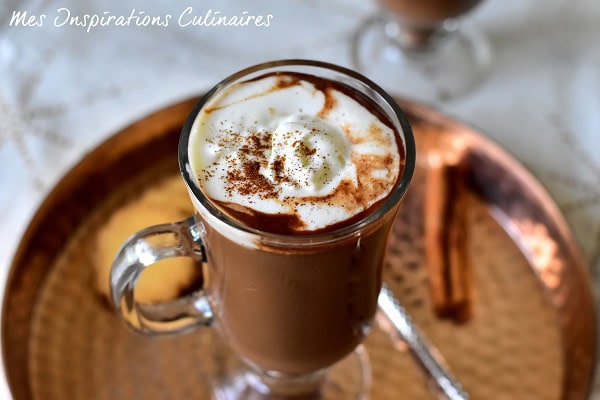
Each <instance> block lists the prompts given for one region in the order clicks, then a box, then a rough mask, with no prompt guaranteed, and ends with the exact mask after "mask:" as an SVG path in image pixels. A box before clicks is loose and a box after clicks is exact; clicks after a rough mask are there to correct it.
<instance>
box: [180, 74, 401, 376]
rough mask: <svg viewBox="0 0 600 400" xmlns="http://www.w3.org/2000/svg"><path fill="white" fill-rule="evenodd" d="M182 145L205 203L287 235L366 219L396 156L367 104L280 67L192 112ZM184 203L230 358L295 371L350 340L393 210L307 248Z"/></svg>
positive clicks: (397, 166) (308, 368)
mask: <svg viewBox="0 0 600 400" xmlns="http://www.w3.org/2000/svg"><path fill="white" fill-rule="evenodd" d="M188 151H189V158H190V160H191V164H192V168H193V171H194V173H195V176H196V178H197V180H198V183H199V187H200V189H201V191H202V192H203V194H205V195H206V197H207V198H208V199H209V200H210V201H211V202H213V204H215V205H216V206H217V207H218V208H220V209H221V210H223V211H224V212H225V213H226V214H228V215H229V217H230V218H233V219H235V220H236V221H237V222H238V223H240V224H244V225H247V226H250V227H252V228H256V229H258V230H261V231H264V232H269V233H273V232H274V233H280V234H286V235H288V236H290V237H295V236H298V235H300V236H302V235H306V234H310V233H315V232H329V231H333V230H335V229H337V228H339V227H341V226H347V225H349V224H352V223H353V222H355V221H357V220H359V219H362V218H364V217H365V216H366V215H368V214H370V213H373V212H375V210H376V209H377V208H378V207H379V206H380V205H381V203H382V202H384V201H385V199H386V198H387V197H388V196H389V195H390V193H391V192H392V191H393V190H394V188H395V186H396V184H397V182H398V180H399V177H400V176H401V174H402V171H403V168H404V158H405V157H404V148H403V146H402V141H401V139H400V135H399V132H398V131H397V130H396V128H395V126H394V124H392V122H391V121H390V120H389V119H388V117H387V116H386V114H385V113H384V111H383V110H382V109H381V108H380V107H379V106H378V105H377V104H375V103H374V102H373V101H372V100H371V99H369V98H367V97H366V96H365V95H363V94H360V93H359V92H357V91H356V90H354V89H352V88H350V87H349V86H346V85H344V84H341V83H338V82H333V81H330V80H326V79H321V78H317V77H314V76H311V75H304V74H297V73H287V72H285V73H277V74H268V75H264V76H261V77H258V78H255V79H252V80H249V81H245V82H241V83H238V84H235V85H234V86H233V87H231V88H228V89H225V90H223V93H222V94H221V95H218V96H216V98H215V99H213V100H212V101H210V102H209V103H208V104H206V105H205V107H204V110H203V111H201V112H200V114H199V116H198V117H197V119H196V122H195V124H194V126H193V128H192V133H191V136H190V147H189V148H188ZM290 159H291V160H290ZM328 163H329V164H328ZM196 208H197V209H198V210H199V212H200V214H201V217H202V219H203V220H204V222H205V224H204V225H205V226H204V228H205V231H206V233H205V235H204V242H205V245H206V246H205V247H206V251H207V258H208V274H207V275H208V276H207V283H206V286H207V289H208V292H209V294H210V298H211V303H212V306H213V309H214V311H215V313H216V317H217V318H216V321H217V324H218V329H219V330H220V331H221V332H222V334H223V335H224V337H225V338H226V341H227V343H228V344H229V345H230V346H231V347H232V349H233V350H234V352H235V353H236V354H238V355H240V356H241V357H242V358H243V359H245V360H248V361H249V362H251V363H253V364H255V365H256V366H258V367H260V368H262V369H264V370H273V371H278V372H282V373H288V374H301V373H308V372H313V371H316V370H318V369H321V368H325V367H327V366H329V365H331V364H332V363H334V362H336V361H338V360H340V359H341V358H342V357H344V356H345V355H347V354H348V353H349V352H350V351H352V349H354V348H355V347H356V346H357V345H358V344H359V343H360V342H361V341H362V339H363V338H364V336H365V335H366V333H367V331H368V329H369V327H370V324H371V321H372V318H373V316H374V313H375V310H376V307H377V295H378V293H379V289H380V287H381V265H382V259H383V256H384V250H385V244H386V237H387V234H388V232H389V229H390V226H391V223H392V220H393V216H394V211H395V208H394V207H392V210H390V211H389V212H387V213H386V214H385V215H383V216H382V217H381V218H380V219H378V220H377V221H375V222H374V223H372V224H371V225H369V226H368V227H366V228H363V229H362V230H361V231H360V232H357V234H354V235H351V236H349V237H347V238H345V239H338V240H336V241H331V242H328V243H325V244H312V245H310V246H291V245H290V244H289V243H288V244H286V245H283V244H282V245H278V244H273V243H272V242H271V243H269V244H268V245H267V244H265V243H264V241H263V242H261V240H260V239H256V238H255V239H253V240H245V238H246V236H244V234H240V232H239V230H237V229H235V228H233V227H231V226H230V225H227V224H225V223H223V221H222V220H221V219H220V218H219V217H216V216H215V215H212V214H210V213H208V212H206V211H205V210H204V209H203V207H202V206H201V205H200V204H199V203H198V202H196ZM203 210H204V211H203Z"/></svg>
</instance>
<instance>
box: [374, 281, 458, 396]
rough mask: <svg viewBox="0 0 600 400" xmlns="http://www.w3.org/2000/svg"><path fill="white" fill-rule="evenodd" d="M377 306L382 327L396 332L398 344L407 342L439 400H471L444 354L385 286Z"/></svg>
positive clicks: (382, 288) (378, 318)
mask: <svg viewBox="0 0 600 400" xmlns="http://www.w3.org/2000/svg"><path fill="white" fill-rule="evenodd" d="M377 303H378V305H379V311H378V313H377V317H376V318H377V321H378V323H379V324H380V325H381V326H382V327H383V328H384V329H387V331H388V332H392V338H393V340H394V341H398V344H399V343H401V342H404V343H406V345H408V348H409V350H410V352H411V354H412V356H413V357H414V358H415V360H416V361H417V364H418V365H419V367H420V368H421V370H422V371H423V372H424V373H425V374H426V376H427V377H428V378H429V379H430V380H431V383H432V384H433V385H434V387H435V389H436V392H437V394H438V396H439V398H440V399H445V400H468V399H469V394H468V393H467V392H466V391H465V390H464V389H463V387H462V385H461V384H460V383H459V382H458V381H457V380H456V378H454V377H453V376H452V374H450V372H449V371H448V368H447V367H446V366H445V363H444V362H443V361H442V355H441V354H440V352H439V351H438V350H437V349H436V348H435V347H434V346H432V345H431V344H430V343H428V341H427V340H426V339H425V338H424V337H423V335H422V334H421V332H420V331H419V330H418V329H417V327H416V326H415V325H414V323H413V322H412V320H411V318H410V317H409V316H408V314H407V313H406V310H405V309H404V307H402V305H400V303H399V302H398V300H397V299H396V298H395V297H394V294H393V293H392V291H391V290H390V288H389V287H388V286H387V285H386V284H385V283H384V284H383V285H382V287H381V291H380V292H379V297H378V299H377Z"/></svg>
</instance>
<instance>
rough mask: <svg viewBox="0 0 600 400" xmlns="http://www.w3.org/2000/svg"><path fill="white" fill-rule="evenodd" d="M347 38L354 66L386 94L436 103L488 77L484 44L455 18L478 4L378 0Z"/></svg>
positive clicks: (489, 53) (483, 39)
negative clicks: (375, 9) (372, 12)
mask: <svg viewBox="0 0 600 400" xmlns="http://www.w3.org/2000/svg"><path fill="white" fill-rule="evenodd" d="M377 1H378V4H379V5H380V13H378V14H377V15H376V16H373V17H371V18H368V19H367V20H365V21H364V22H363V24H362V25H361V26H360V27H359V28H358V29H357V30H356V31H355V34H354V36H353V39H352V47H351V49H352V52H351V56H352V62H353V64H354V67H355V68H357V69H358V70H359V71H361V72H362V73H364V74H366V75H367V76H368V77H369V78H371V79H374V80H376V81H377V82H379V83H380V84H381V85H383V86H384V87H386V88H387V89H388V90H393V91H394V92H395V93H397V94H399V95H402V96H405V97H408V98H412V99H415V100H420V101H424V102H427V103H436V102H440V101H448V100H453V99H456V98H459V97H461V96H464V95H466V94H467V93H468V92H469V91H471V90H473V89H474V88H476V87H477V86H478V85H479V84H480V83H481V82H482V80H483V79H484V78H485V77H486V76H487V74H488V72H489V69H490V67H491V63H492V51H491V46H490V44H489V41H488V40H487V39H486V37H485V36H484V35H483V34H481V33H480V32H479V31H478V30H477V29H476V28H475V27H473V26H472V25H470V24H469V23H467V22H465V21H464V20H459V17H461V16H462V15H464V14H465V13H467V12H469V11H470V10H471V9H473V8H474V7H475V6H477V5H478V4H479V3H480V2H481V0H427V1H419V0H377Z"/></svg>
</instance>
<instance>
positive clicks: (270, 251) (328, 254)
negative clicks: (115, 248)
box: [111, 60, 415, 399]
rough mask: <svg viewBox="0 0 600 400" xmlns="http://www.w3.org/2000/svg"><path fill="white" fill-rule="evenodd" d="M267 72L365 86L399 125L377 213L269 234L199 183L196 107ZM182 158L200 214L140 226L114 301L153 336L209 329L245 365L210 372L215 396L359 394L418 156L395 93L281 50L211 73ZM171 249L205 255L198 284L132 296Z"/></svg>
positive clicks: (115, 274)
mask: <svg viewBox="0 0 600 400" xmlns="http://www.w3.org/2000/svg"><path fill="white" fill-rule="evenodd" d="M274 71H288V72H294V73H306V74H312V75H315V76H318V77H322V78H326V79H330V80H336V81H338V82H341V83H343V84H344V85H346V86H348V87H350V88H352V89H353V90H356V91H359V92H360V93H362V94H364V95H366V96H368V98H370V99H371V100H373V101H374V102H375V103H376V104H377V105H378V106H379V107H380V108H381V110H382V111H383V112H384V113H385V114H386V116H387V117H388V118H389V120H390V121H391V122H392V123H393V124H394V125H395V127H396V129H397V131H398V132H399V135H400V137H399V138H398V140H400V141H401V143H402V145H403V148H404V157H403V161H404V169H403V171H402V174H401V176H400V177H399V179H398V181H397V182H396V184H395V186H394V188H393V190H392V192H391V194H390V195H389V196H388V197H387V198H386V199H385V201H383V202H382V204H381V205H380V206H379V208H378V209H377V210H375V211H374V212H373V213H372V214H370V215H367V216H366V217H364V218H363V219H362V220H359V221H357V222H355V223H352V224H351V225H348V226H344V227H342V228H339V229H335V230H331V231H326V232H322V233H313V234H305V235H281V234H273V233H269V232H263V231H259V230H256V229H254V228H251V227H249V226H246V225H243V224H241V223H240V222H238V221H237V220H235V219H232V218H231V217H229V216H228V215H227V214H224V213H223V212H222V211H221V210H220V209H219V208H218V207H217V206H215V205H214V204H213V203H212V202H211V200H210V199H209V198H207V196H205V194H204V193H203V192H202V190H200V188H199V187H198V186H197V184H196V181H195V179H194V177H193V175H192V172H191V166H190V160H189V159H188V141H189V137H190V131H191V127H192V124H193V122H194V120H195V118H196V116H197V114H198V113H199V111H200V110H201V109H202V107H203V106H204V105H205V104H206V103H207V101H208V100H209V99H211V98H212V96H215V95H217V94H218V93H220V92H221V91H222V90H226V89H227V88H228V87H230V86H231V85H233V84H235V83H236V82H240V81H244V80H248V79H252V78H254V77H257V76H260V75H263V74H265V73H270V72H274ZM179 165H180V170H181V173H182V176H183V179H184V181H185V183H186V185H187V188H188V192H189V195H190V197H191V200H192V202H193V204H194V207H195V210H196V214H195V215H193V216H191V217H189V218H187V219H186V220H184V221H180V222H175V223H172V224H164V225H158V226H153V227H150V228H147V229H144V230H142V231H140V232H138V233H136V234H135V235H133V236H132V237H130V238H129V239H128V240H127V241H126V242H125V243H124V244H123V246H122V248H121V250H120V251H119V253H118V254H117V256H116V258H115V261H114V263H113V267H112V272H111V289H112V300H113V302H114V305H115V307H116V309H117V310H118V312H119V313H120V314H121V315H122V316H123V318H124V319H125V321H126V322H127V324H128V325H129V326H130V327H131V328H132V329H133V330H135V331H137V332H141V333H144V334H149V335H156V334H165V333H182V332H187V331H190V330H192V329H193V328H196V327H201V326H204V327H213V328H215V329H216V330H217V332H218V334H219V335H220V336H221V337H222V339H223V341H224V342H225V343H226V344H227V346H228V347H229V348H230V349H231V351H232V352H233V353H234V354H235V355H236V356H237V357H238V358H239V359H240V360H241V364H240V365H241V366H242V367H240V368H237V367H236V368H233V369H232V370H229V371H222V373H221V374H220V375H219V376H216V377H213V378H212V382H213V386H214V397H215V398H289V397H294V398H297V396H302V398H313V397H318V398H321V399H325V398H353V399H356V398H364V397H365V396H366V393H367V390H368V385H369V380H370V370H369V367H368V357H367V356H366V353H365V351H364V349H362V347H361V346H360V343H361V342H362V340H363V339H364V337H365V335H367V333H368V332H369V329H370V327H371V324H372V322H373V318H374V314H375V311H376V308H377V297H378V294H379V290H380V288H381V270H382V261H383V257H384V252H385V248H386V240H387V236H388V233H389V230H390V228H391V225H392V222H393V220H394V216H395V214H396V211H397V209H398V207H399V204H400V200H401V199H402V197H403V195H404V193H405V191H406V189H407V187H408V185H409V183H410V180H411V177H412V174H413V170H414V166H415V144H414V138H413V135H412V132H411V129H410V126H409V124H408V122H407V120H406V118H405V116H404V114H403V113H402V111H401V110H400V108H399V106H398V105H397V104H396V102H395V101H394V100H393V99H392V98H391V97H390V96H389V95H388V94H387V93H385V92H384V91H383V90H382V89H381V88H380V87H379V86H377V85H376V84H374V83H373V82H371V81H370V80H368V79H367V78H365V77H363V76H362V75H360V74H358V73H356V72H354V71H351V70H348V69H345V68H342V67H339V66H336V65H332V64H326V63H322V62H317V61H307V60H283V61H274V62H270V63H265V64H261V65H257V66H254V67H250V68H248V69H245V70H243V71H240V72H238V73H236V74H234V75H232V76H230V77H228V78H226V79H225V80H223V81H222V82H220V83H219V84H217V85H216V86H215V87H214V88H213V89H211V90H210V91H209V92H208V93H207V94H206V95H205V96H204V97H203V98H202V99H201V100H200V101H199V103H198V104H197V105H196V107H195V108H194V109H193V111H192V112H191V114H190V116H189V117H188V119H187V121H186V123H185V125H184V126H183V129H182V132H181V137H180V143H179ZM178 256H185V257H192V258H193V259H195V260H197V261H198V262H205V263H206V264H205V269H204V287H203V289H202V290H200V291H198V292H196V293H194V294H192V295H190V296H187V297H183V298H180V299H177V300H175V301H173V302H170V303H163V304H159V305H148V304H140V303H137V302H136V301H135V296H134V291H135V285H136V282H137V281H138V279H139V277H140V275H141V274H142V272H143V271H144V269H145V268H146V267H148V266H150V265H151V264H153V263H155V262H157V261H159V260H161V259H164V258H169V257H178ZM157 267H160V266H159V265H157ZM357 346H358V347H357ZM182 356H185V355H182ZM336 370H337V372H336ZM348 374H351V375H348ZM348 376H354V377H356V380H355V382H350V381H348V380H347V377H348ZM335 380H337V382H334V381H335ZM349 386H352V388H350V387H349Z"/></svg>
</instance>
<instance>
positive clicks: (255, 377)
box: [213, 346, 371, 400]
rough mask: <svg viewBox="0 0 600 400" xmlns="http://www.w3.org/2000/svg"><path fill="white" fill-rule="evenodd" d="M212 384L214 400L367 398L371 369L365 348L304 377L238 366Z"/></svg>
mask: <svg viewBox="0 0 600 400" xmlns="http://www.w3.org/2000/svg"><path fill="white" fill-rule="evenodd" d="M228 368H229V369H228V370H225V371H223V373H222V374H221V375H219V376H217V377H215V378H216V379H215V380H214V382H213V398H214V399H215V400H234V399H235V400H241V399H247V400H267V399H277V400H285V399H289V400H313V399H315V400H316V399H319V400H330V399H331V400H333V399H335V400H345V399H353V400H354V399H357V400H362V399H365V400H366V399H367V398H368V392H369V389H370V386H371V367H370V364H369V358H368V355H367V352H366V351H365V349H364V347H363V346H359V347H357V348H356V350H355V351H354V352H353V353H351V354H350V355H348V356H347V357H346V358H344V359H343V360H341V361H339V362H338V363H336V364H334V365H333V366H332V367H330V368H328V369H324V370H320V371H317V372H313V373H310V374H305V375H284V374H279V373H273V372H265V371H260V370H257V369H255V368H252V367H249V366H246V365H245V364H243V363H241V362H240V363H239V364H238V365H235V366H231V365H230V366H229V367H228Z"/></svg>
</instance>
